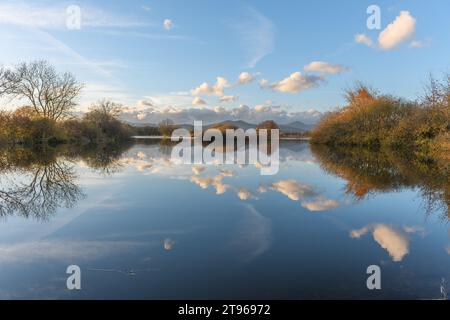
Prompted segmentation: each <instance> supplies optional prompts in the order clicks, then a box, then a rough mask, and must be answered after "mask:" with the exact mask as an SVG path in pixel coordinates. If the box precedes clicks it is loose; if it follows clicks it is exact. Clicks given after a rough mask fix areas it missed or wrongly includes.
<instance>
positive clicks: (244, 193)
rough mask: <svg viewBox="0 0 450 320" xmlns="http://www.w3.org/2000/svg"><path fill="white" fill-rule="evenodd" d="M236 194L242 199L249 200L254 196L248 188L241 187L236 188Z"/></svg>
mask: <svg viewBox="0 0 450 320" xmlns="http://www.w3.org/2000/svg"><path fill="white" fill-rule="evenodd" d="M236 194H237V196H238V197H239V199H241V200H244V201H245V200H249V199H251V198H253V197H254V196H253V194H252V193H251V192H250V191H249V190H248V189H246V188H239V189H237V190H236Z"/></svg>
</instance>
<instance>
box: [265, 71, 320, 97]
mask: <svg viewBox="0 0 450 320" xmlns="http://www.w3.org/2000/svg"><path fill="white" fill-rule="evenodd" d="M320 80H321V78H320V77H318V76H313V75H302V74H301V72H294V73H292V74H291V75H290V76H289V77H287V78H285V79H283V80H281V81H279V82H276V83H273V84H272V85H271V87H272V89H274V90H276V91H279V92H283V93H299V92H301V91H304V90H307V89H311V88H314V87H316V86H317V85H318V83H319V81H320Z"/></svg>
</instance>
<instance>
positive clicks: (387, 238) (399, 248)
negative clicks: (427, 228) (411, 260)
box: [350, 223, 416, 262]
mask: <svg viewBox="0 0 450 320" xmlns="http://www.w3.org/2000/svg"><path fill="white" fill-rule="evenodd" d="M369 231H372V236H373V239H374V240H375V242H377V243H378V244H379V245H380V247H382V248H383V249H385V250H386V251H387V252H388V253H389V255H390V256H391V258H392V260H393V261H395V262H399V261H402V260H403V257H404V256H405V255H407V254H408V253H409V239H408V237H407V235H406V233H404V232H402V231H400V230H397V229H394V228H393V227H391V226H389V225H386V224H383V223H378V224H374V225H369V226H366V227H363V228H361V229H356V230H352V231H350V237H351V238H357V239H359V238H361V237H362V236H363V235H365V234H366V233H368V232H369ZM409 232H416V230H414V231H413V230H412V229H409Z"/></svg>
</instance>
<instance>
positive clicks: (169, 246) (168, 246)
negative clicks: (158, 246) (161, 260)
mask: <svg viewBox="0 0 450 320" xmlns="http://www.w3.org/2000/svg"><path fill="white" fill-rule="evenodd" d="M175 243H176V242H175V240H172V239H170V238H167V239H164V243H163V247H164V250H166V251H170V250H172V249H173V246H174V245H175Z"/></svg>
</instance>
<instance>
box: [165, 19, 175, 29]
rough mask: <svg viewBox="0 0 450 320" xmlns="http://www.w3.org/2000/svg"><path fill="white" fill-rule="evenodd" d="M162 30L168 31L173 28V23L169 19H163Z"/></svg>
mask: <svg viewBox="0 0 450 320" xmlns="http://www.w3.org/2000/svg"><path fill="white" fill-rule="evenodd" d="M163 26H164V29H166V30H170V29H172V28H173V22H172V20H170V19H165V20H164V22H163Z"/></svg>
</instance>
